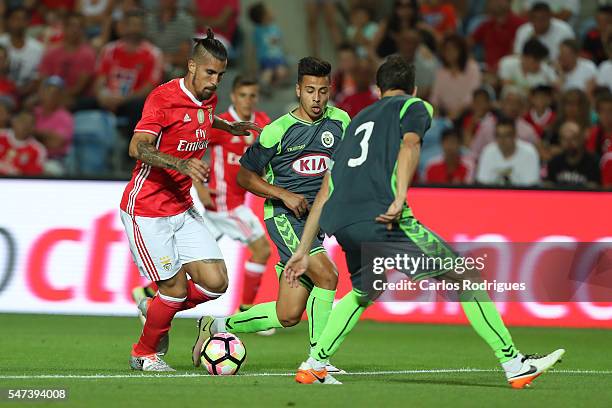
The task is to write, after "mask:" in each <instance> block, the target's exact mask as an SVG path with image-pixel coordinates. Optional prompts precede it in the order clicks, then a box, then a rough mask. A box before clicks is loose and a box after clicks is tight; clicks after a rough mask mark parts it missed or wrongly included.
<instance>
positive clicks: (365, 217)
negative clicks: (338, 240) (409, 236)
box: [320, 95, 433, 234]
mask: <svg viewBox="0 0 612 408" xmlns="http://www.w3.org/2000/svg"><path fill="white" fill-rule="evenodd" d="M432 115H433V108H432V107H431V105H430V104H429V103H427V102H425V101H423V100H421V99H419V98H414V97H412V96H408V95H398V96H390V97H385V98H382V99H381V100H380V101H378V102H376V103H375V104H373V105H370V106H369V107H367V108H365V109H364V110H362V111H361V112H360V113H359V114H358V115H357V116H356V117H354V118H353V120H352V121H351V123H350V125H349V126H348V128H347V129H346V131H345V132H344V138H343V139H342V142H341V143H340V145H339V146H338V149H336V152H335V153H334V156H333V167H332V169H331V179H330V196H329V198H328V200H327V202H326V204H325V206H324V207H323V213H322V215H321V221H320V224H321V228H322V229H323V231H325V232H326V233H327V234H333V233H334V232H335V231H337V230H339V229H340V228H342V227H345V226H348V225H350V224H354V223H357V222H360V221H373V220H374V219H375V218H376V217H377V216H378V215H380V214H383V213H385V212H386V211H387V209H388V208H389V205H391V203H392V202H393V200H395V192H396V173H397V155H398V153H399V150H400V146H401V144H402V140H403V137H404V135H405V134H406V133H416V134H417V135H418V136H419V137H421V139H422V138H423V136H424V134H425V131H427V129H429V127H430V126H431V120H432Z"/></svg>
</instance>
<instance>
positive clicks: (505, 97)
mask: <svg viewBox="0 0 612 408" xmlns="http://www.w3.org/2000/svg"><path fill="white" fill-rule="evenodd" d="M525 108H526V100H525V94H524V92H523V91H522V90H521V89H520V88H516V87H513V86H506V87H504V89H503V90H502V95H501V116H502V117H504V118H506V119H512V120H514V126H513V128H514V132H515V134H516V136H517V137H518V138H519V139H520V140H523V141H525V142H529V143H532V144H534V145H536V144H538V142H539V138H538V135H537V133H536V131H535V129H534V128H533V127H532V126H531V125H530V124H529V123H527V121H526V120H525V119H523V113H524V111H525ZM496 124H497V118H496V117H491V116H490V117H487V118H485V119H484V120H483V121H482V123H481V124H480V127H479V129H478V132H476V134H475V136H474V140H472V144H471V145H470V150H471V152H472V154H473V155H474V157H479V156H480V153H481V152H482V150H483V148H484V147H485V146H486V145H487V144H489V143H492V142H493V141H494V140H495V134H496Z"/></svg>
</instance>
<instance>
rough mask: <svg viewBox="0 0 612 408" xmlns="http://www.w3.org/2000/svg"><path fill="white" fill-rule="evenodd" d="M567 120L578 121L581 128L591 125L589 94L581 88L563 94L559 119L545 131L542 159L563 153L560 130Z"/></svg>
mask: <svg viewBox="0 0 612 408" xmlns="http://www.w3.org/2000/svg"><path fill="white" fill-rule="evenodd" d="M565 122H576V123H577V124H578V125H579V126H580V128H581V129H588V128H590V127H591V104H590V102H589V98H588V97H587V95H586V94H585V93H584V92H583V91H581V90H580V89H570V90H569V91H565V92H564V93H562V94H561V97H560V99H559V108H558V109H557V119H556V120H555V122H554V123H553V125H552V126H551V128H550V129H549V130H548V131H546V132H544V137H543V149H544V150H543V151H541V153H542V160H543V161H548V160H550V159H551V158H552V157H554V156H556V155H557V154H559V153H561V147H560V142H559V140H560V137H559V132H560V130H561V125H563V124H564V123H565Z"/></svg>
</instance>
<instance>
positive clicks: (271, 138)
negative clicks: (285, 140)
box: [240, 124, 283, 174]
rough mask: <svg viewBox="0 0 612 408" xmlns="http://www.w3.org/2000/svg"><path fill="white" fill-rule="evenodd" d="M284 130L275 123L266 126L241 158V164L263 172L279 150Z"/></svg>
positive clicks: (259, 172) (249, 168)
mask: <svg viewBox="0 0 612 408" xmlns="http://www.w3.org/2000/svg"><path fill="white" fill-rule="evenodd" d="M282 136H283V130H282V129H278V127H277V126H274V124H270V125H268V126H266V127H265V128H264V129H263V130H262V132H261V134H260V135H259V136H258V137H257V139H255V142H253V144H252V145H251V146H249V148H248V149H247V150H246V152H244V154H243V155H242V157H241V158H240V165H241V166H242V167H244V168H245V169H247V170H251V171H253V172H255V173H257V174H263V172H264V169H265V168H266V166H267V165H268V163H269V162H270V160H272V158H273V157H274V155H275V154H276V153H277V152H278V150H279V145H280V140H281V138H282Z"/></svg>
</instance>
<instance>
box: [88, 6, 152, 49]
mask: <svg viewBox="0 0 612 408" xmlns="http://www.w3.org/2000/svg"><path fill="white" fill-rule="evenodd" d="M141 9H142V4H141V0H121V1H113V7H112V10H111V12H110V18H105V19H104V20H103V23H102V27H101V28H102V30H101V32H100V35H98V36H97V37H94V38H93V39H92V40H91V45H92V46H93V47H94V48H96V49H101V48H102V47H103V46H104V45H106V44H107V43H108V42H111V41H116V40H118V39H119V38H121V27H122V26H123V25H124V24H123V20H124V19H125V16H126V15H127V14H128V13H130V12H133V11H136V10H141Z"/></svg>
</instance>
